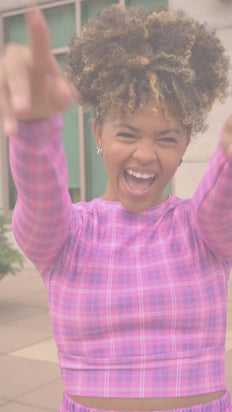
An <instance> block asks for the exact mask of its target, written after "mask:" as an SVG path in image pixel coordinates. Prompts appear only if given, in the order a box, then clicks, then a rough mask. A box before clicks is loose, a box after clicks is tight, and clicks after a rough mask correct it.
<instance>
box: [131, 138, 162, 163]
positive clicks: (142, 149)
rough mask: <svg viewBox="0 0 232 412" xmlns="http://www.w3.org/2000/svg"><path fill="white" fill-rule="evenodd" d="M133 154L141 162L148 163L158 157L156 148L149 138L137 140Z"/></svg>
mask: <svg viewBox="0 0 232 412" xmlns="http://www.w3.org/2000/svg"><path fill="white" fill-rule="evenodd" d="M133 156H134V158H135V159H136V160H137V161H138V162H139V163H141V164H149V163H151V162H154V160H157V158H158V156H157V152H156V149H155V147H154V145H153V144H152V143H151V141H150V139H149V140H145V139H144V140H142V141H140V142H138V145H137V147H136V150H135V151H134V155H133Z"/></svg>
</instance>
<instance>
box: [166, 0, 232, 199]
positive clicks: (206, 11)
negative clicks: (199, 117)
mask: <svg viewBox="0 0 232 412" xmlns="http://www.w3.org/2000/svg"><path fill="white" fill-rule="evenodd" d="M170 8H172V9H182V10H185V11H186V12H187V13H188V14H189V15H191V16H192V17H193V18H195V19H196V20H198V21H200V22H202V23H203V22H207V24H208V25H209V26H210V27H213V28H215V29H216V31H217V35H218V37H219V38H220V39H221V40H222V41H223V43H224V45H225V47H226V49H227V53H228V54H229V56H230V58H231V62H232V1H231V0H227V1H226V0H224V1H223V0H194V1H189V0H171V2H170ZM231 77H232V76H231ZM230 113H232V94H231V90H230V95H229V97H228V98H227V100H226V102H225V104H223V105H221V104H219V103H216V104H215V105H214V107H213V110H212V112H211V113H210V115H209V119H208V122H209V129H208V130H207V132H206V133H204V134H203V135H199V136H198V137H197V139H196V140H194V141H192V143H191V145H190V147H189V150H188V152H187V153H186V155H185V158H184V163H183V164H182V166H181V167H180V168H179V169H178V171H177V174H176V177H175V179H174V192H175V195H177V196H180V197H185V198H188V197H190V196H192V194H193V193H194V190H195V188H196V187H197V184H198V182H199V180H200V178H201V176H202V174H203V172H204V170H205V168H206V166H207V163H208V161H209V158H210V156H211V154H212V153H213V151H214V149H215V147H216V145H217V141H218V135H219V132H220V129H221V126H222V124H223V122H224V121H225V119H226V117H227V116H228V115H229V114H230Z"/></svg>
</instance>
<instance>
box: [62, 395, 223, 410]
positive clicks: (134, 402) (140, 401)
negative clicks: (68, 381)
mask: <svg viewBox="0 0 232 412" xmlns="http://www.w3.org/2000/svg"><path fill="white" fill-rule="evenodd" d="M224 394H225V391H219V392H213V393H208V394H204V395H197V396H187V397H178V398H96V397H85V396H73V395H69V397H70V398H71V399H72V400H73V401H74V402H76V403H79V404H81V405H84V406H87V407H89V408H96V409H104V410H115V411H138V410H139V411H148V410H167V409H178V408H190V407H191V406H195V405H200V404H204V403H209V402H213V401H215V400H217V399H220V398H221V397H222V396H223V395H224Z"/></svg>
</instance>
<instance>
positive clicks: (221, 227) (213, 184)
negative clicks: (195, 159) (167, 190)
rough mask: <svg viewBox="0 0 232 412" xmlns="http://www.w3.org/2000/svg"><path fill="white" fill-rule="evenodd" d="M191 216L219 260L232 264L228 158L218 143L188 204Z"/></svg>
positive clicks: (231, 179) (231, 163) (231, 171)
mask: <svg viewBox="0 0 232 412" xmlns="http://www.w3.org/2000/svg"><path fill="white" fill-rule="evenodd" d="M192 206H193V207H192V219H193V221H194V223H195V225H196V229H197V230H198V231H199V232H200V234H201V237H202V238H203V240H204V242H205V243H206V245H207V246H208V248H209V249H210V250H211V252H213V253H214V254H215V255H216V256H217V257H218V258H219V259H220V260H222V261H223V262H224V263H226V264H232V161H231V160H229V159H228V158H227V157H226V156H225V154H224V152H223V150H222V147H221V144H220V143H219V144H218V147H217V149H216V151H215V152H214V154H213V156H212V157H211V159H210V162H209V164H208V167H207V169H206V172H205V174H204V176H203V178H202V180H201V181H200V183H199V185H198V188H197V190H196V193H195V195H194V197H193V203H192Z"/></svg>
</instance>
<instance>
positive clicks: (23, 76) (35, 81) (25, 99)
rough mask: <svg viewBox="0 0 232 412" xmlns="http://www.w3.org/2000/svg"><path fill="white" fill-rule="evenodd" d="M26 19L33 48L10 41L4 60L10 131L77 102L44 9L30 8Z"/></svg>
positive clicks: (1, 94) (0, 102)
mask: <svg viewBox="0 0 232 412" xmlns="http://www.w3.org/2000/svg"><path fill="white" fill-rule="evenodd" d="M26 22H27V27H28V34H29V41H30V44H29V47H24V46H20V45H17V44H9V45H8V46H7V47H6V49H5V52H4V54H3V56H1V59H0V121H1V124H2V128H3V131H4V132H5V133H6V134H11V133H16V132H17V123H18V121H24V122H30V121H33V120H40V119H45V118H48V117H50V116H52V115H53V114H55V113H57V112H61V111H63V110H65V109H67V108H68V106H69V105H70V104H71V103H72V101H73V96H72V91H71V87H70V85H69V84H68V82H67V81H66V79H65V77H64V75H63V73H62V70H61V69H60V67H59V65H58V63H57V62H56V60H55V58H54V56H53V54H52V50H51V40H50V35H49V30H48V27H47V24H46V21H45V19H44V17H43V15H42V13H41V12H40V10H39V9H38V8H34V9H32V10H30V11H29V12H28V13H27V15H26Z"/></svg>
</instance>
